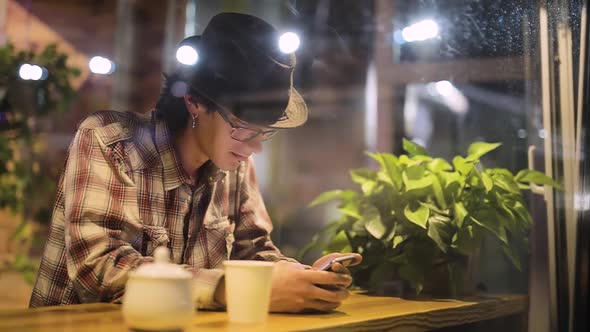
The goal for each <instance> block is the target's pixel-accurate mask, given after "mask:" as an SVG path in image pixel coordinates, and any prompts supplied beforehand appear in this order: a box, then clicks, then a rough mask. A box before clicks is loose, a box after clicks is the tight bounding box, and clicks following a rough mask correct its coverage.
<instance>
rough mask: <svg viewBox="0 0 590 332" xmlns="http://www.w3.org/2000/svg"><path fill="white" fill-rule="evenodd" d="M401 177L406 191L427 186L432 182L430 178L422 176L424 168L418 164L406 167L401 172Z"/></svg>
mask: <svg viewBox="0 0 590 332" xmlns="http://www.w3.org/2000/svg"><path fill="white" fill-rule="evenodd" d="M402 179H403V181H404V184H405V186H406V191H411V190H417V189H423V188H427V187H428V186H430V185H431V184H432V178H430V177H427V176H424V168H422V167H421V166H418V165H416V166H411V167H408V168H407V169H406V170H405V171H404V172H402Z"/></svg>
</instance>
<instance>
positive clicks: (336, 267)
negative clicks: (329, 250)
mask: <svg viewBox="0 0 590 332" xmlns="http://www.w3.org/2000/svg"><path fill="white" fill-rule="evenodd" d="M331 270H332V272H335V273H340V274H348V275H350V271H349V270H348V269H347V268H346V267H345V266H344V265H342V264H340V263H334V264H332V268H331Z"/></svg>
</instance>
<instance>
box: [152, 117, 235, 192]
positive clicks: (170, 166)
mask: <svg viewBox="0 0 590 332" xmlns="http://www.w3.org/2000/svg"><path fill="white" fill-rule="evenodd" d="M153 116H154V119H155V114H153ZM154 123H155V142H156V147H157V149H158V152H159V154H160V158H161V160H162V165H163V177H164V189H165V190H166V191H168V190H172V189H175V188H178V187H179V186H181V185H182V184H187V185H189V186H190V185H192V182H191V179H190V176H189V174H187V173H186V171H185V170H184V168H182V165H181V163H180V161H179V159H178V158H177V156H176V151H175V150H174V146H173V145H172V139H173V135H172V133H171V132H170V130H169V129H168V126H167V125H166V123H165V122H164V121H160V120H154ZM201 168H202V171H201V172H199V173H200V176H203V177H205V178H206V179H207V182H208V183H209V184H211V185H212V184H214V183H216V182H218V181H220V180H222V179H223V178H224V177H225V172H223V171H222V170H220V169H219V168H218V167H217V166H215V164H213V162H212V161H211V160H208V161H207V162H205V164H203V165H202V166H201Z"/></svg>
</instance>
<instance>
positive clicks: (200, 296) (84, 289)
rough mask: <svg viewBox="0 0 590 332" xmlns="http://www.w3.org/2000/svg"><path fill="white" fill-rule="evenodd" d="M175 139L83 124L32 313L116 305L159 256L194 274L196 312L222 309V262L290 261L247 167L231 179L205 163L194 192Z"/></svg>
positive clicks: (134, 119)
mask: <svg viewBox="0 0 590 332" xmlns="http://www.w3.org/2000/svg"><path fill="white" fill-rule="evenodd" d="M171 138H172V136H171V133H170V132H169V131H168V129H167V127H166V125H165V124H164V123H163V122H161V121H158V120H155V119H153V120H152V119H150V117H149V116H148V117H146V116H142V115H139V114H135V113H123V112H115V111H102V112H97V113H95V114H93V115H91V116H89V117H88V118H87V119H86V120H84V121H83V122H82V123H81V124H80V127H79V129H78V131H77V133H76V136H75V138H74V140H73V142H72V144H71V146H70V148H69V151H68V157H67V160H66V165H65V169H64V171H63V173H62V176H61V179H60V181H59V185H58V190H57V197H56V202H55V206H54V211H53V216H52V222H51V230H50V234H49V238H48V240H47V243H46V245H45V251H44V254H43V259H42V261H41V266H40V268H39V274H38V277H37V282H36V284H35V288H34V290H33V294H32V296H31V302H30V306H31V307H39V306H44V305H58V304H70V303H86V302H120V301H121V298H122V296H123V293H124V290H125V282H126V281H127V273H128V272H129V271H131V270H133V269H135V268H137V267H138V266H139V265H141V264H144V263H147V262H151V261H152V260H153V258H152V257H151V255H152V253H153V251H154V249H155V248H156V247H157V246H167V247H168V248H169V249H170V252H171V256H172V257H171V260H172V261H173V262H175V263H177V264H181V265H183V266H184V267H185V268H186V269H187V270H189V271H191V272H192V273H193V275H194V282H193V285H194V291H195V292H194V293H195V294H196V295H195V297H196V298H195V301H197V302H198V303H197V305H198V307H200V308H216V307H218V305H217V304H216V303H215V302H214V292H215V288H216V287H217V284H218V282H219V280H220V279H221V277H222V276H223V270H222V262H223V261H224V260H225V259H228V258H231V259H254V260H269V261H276V260H280V259H288V258H286V257H284V256H283V255H282V254H281V253H280V252H279V250H278V249H277V248H276V247H275V246H274V245H273V243H272V242H271V240H270V237H269V234H270V232H271V230H272V224H271V221H270V218H269V216H268V214H267V212H266V208H265V207H264V203H263V201H262V198H261V195H260V192H259V190H258V185H257V182H256V176H255V171H254V167H253V162H252V160H248V161H247V162H242V163H241V165H240V167H239V168H238V170H236V171H229V172H225V171H221V170H219V169H218V168H216V167H215V166H214V165H213V163H212V162H210V161H209V162H207V163H205V164H204V165H203V166H202V167H201V168H200V169H199V172H198V174H197V183H196V185H193V184H192V183H191V181H190V177H189V175H188V174H187V173H186V172H185V171H184V169H183V168H182V167H181V166H180V163H179V161H178V159H177V157H176V155H175V152H174V149H173V146H172V145H171ZM236 203H237V204H236Z"/></svg>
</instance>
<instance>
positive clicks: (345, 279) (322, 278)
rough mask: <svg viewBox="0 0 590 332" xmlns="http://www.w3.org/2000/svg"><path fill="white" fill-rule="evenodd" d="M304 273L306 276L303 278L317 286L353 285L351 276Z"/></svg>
mask: <svg viewBox="0 0 590 332" xmlns="http://www.w3.org/2000/svg"><path fill="white" fill-rule="evenodd" d="M303 272H304V275H303V276H302V277H304V278H306V279H307V280H308V281H309V282H310V283H312V284H316V285H337V286H342V287H348V286H350V284H351V283H352V277H351V276H350V275H349V274H342V273H334V272H328V271H315V270H306V271H303Z"/></svg>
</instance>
